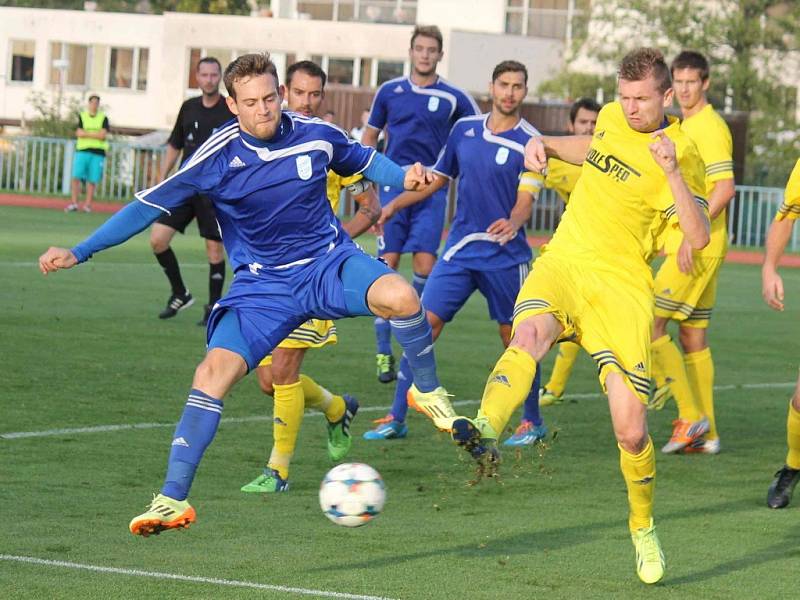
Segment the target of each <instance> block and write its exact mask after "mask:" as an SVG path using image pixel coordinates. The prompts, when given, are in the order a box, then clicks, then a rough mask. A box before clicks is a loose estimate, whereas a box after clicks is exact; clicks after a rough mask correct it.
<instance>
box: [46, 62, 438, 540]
mask: <svg viewBox="0 0 800 600" xmlns="http://www.w3.org/2000/svg"><path fill="white" fill-rule="evenodd" d="M224 81H225V87H226V88H227V90H228V94H229V96H228V100H227V101H228V106H229V107H230V109H231V111H232V112H233V113H234V114H235V115H236V117H237V120H236V121H231V122H230V123H229V124H228V125H225V126H223V127H222V128H221V129H220V130H219V131H218V132H217V133H215V134H214V135H212V136H211V137H210V138H209V139H208V140H207V141H206V143H205V144H203V145H202V146H201V147H200V148H199V149H198V150H197V152H195V153H194V155H193V156H192V158H191V159H190V160H189V161H187V162H186V164H185V165H183V166H182V167H181V168H180V169H179V170H178V171H177V172H176V173H175V174H174V175H172V176H171V177H169V178H168V179H166V180H164V181H163V182H162V183H160V184H159V185H157V186H155V187H152V188H150V189H147V190H144V191H142V192H138V193H137V194H136V199H137V201H134V202H132V203H130V204H128V205H127V206H126V207H125V208H123V209H122V210H121V211H119V212H118V213H117V214H116V215H114V216H113V217H112V218H111V219H109V220H108V221H106V223H105V224H103V225H102V226H101V227H100V228H99V229H98V230H97V231H95V232H94V233H93V234H92V235H91V236H90V237H89V238H88V239H86V240H84V241H83V242H81V243H80V244H78V245H77V246H75V247H73V248H72V249H71V250H68V249H66V248H50V249H48V250H47V252H45V253H44V254H43V255H42V256H41V257H40V258H39V268H40V270H41V271H42V272H43V273H44V274H47V273H49V272H53V271H57V270H59V269H64V268H70V267H73V266H75V265H76V264H78V263H81V262H84V261H86V260H88V259H89V258H90V257H91V256H92V254H93V253H95V252H98V251H100V250H103V249H105V248H108V247H110V246H113V245H116V244H120V243H122V242H124V241H125V240H127V239H129V238H130V237H132V236H133V235H135V234H136V233H138V232H139V231H142V230H143V229H144V228H145V227H147V226H148V225H149V224H150V223H152V222H153V221H155V220H156V219H157V218H158V217H159V215H161V214H162V213H169V212H170V211H171V210H173V209H175V208H178V207H180V206H181V205H182V203H184V202H187V201H188V200H189V199H190V198H191V197H192V196H194V195H195V194H197V193H203V194H207V195H208V196H209V197H210V198H211V199H212V202H213V204H214V208H215V210H216V213H217V219H218V221H219V224H220V229H221V231H222V238H223V243H224V245H225V250H226V251H227V254H228V256H229V258H230V261H231V265H232V267H233V271H234V274H235V275H234V281H233V283H232V285H231V287H230V290H229V291H228V294H227V295H226V296H225V297H224V298H222V299H221V300H220V301H219V302H218V303H217V304H216V305H215V306H214V308H213V310H212V312H211V315H210V316H209V321H208V334H207V337H208V352H207V354H206V356H205V358H204V359H203V361H202V362H201V363H200V364H199V365H198V367H197V369H196V370H195V374H194V380H193V383H192V389H191V391H190V392H189V397H188V400H187V402H186V406H185V407H184V411H183V415H182V417H181V419H180V421H179V423H178V425H177V427H176V429H175V434H174V436H173V440H172V447H171V450H170V454H169V461H168V466H167V474H166V478H165V481H164V485H163V487H162V488H161V493H160V494H158V495H157V496H156V497H155V498H154V499H153V501H152V503H151V504H150V507H149V509H148V510H147V511H146V512H145V513H143V514H141V515H139V516H138V517H135V518H134V519H133V520H132V521H131V523H130V525H129V529H130V531H131V533H133V534H135V535H149V534H151V533H159V532H161V531H163V530H165V529H173V528H178V527H188V526H189V524H190V523H193V522H194V521H195V519H196V516H195V510H194V508H192V507H191V506H190V505H189V503H188V502H187V501H186V498H187V496H188V494H189V489H190V487H191V485H192V481H193V479H194V476H195V472H196V470H197V467H198V464H199V463H200V460H201V458H202V456H203V453H204V451H205V449H206V448H207V447H208V445H209V444H210V443H211V441H212V439H213V438H214V435H215V434H216V430H217V427H218V425H219V421H220V418H221V414H222V408H223V402H222V399H223V397H224V396H225V394H226V393H227V392H228V391H229V390H230V389H231V387H232V386H233V384H234V383H236V382H237V381H238V380H239V379H241V378H242V377H244V376H245V375H246V374H247V372H248V371H250V370H252V369H254V368H255V367H256V366H257V365H258V363H259V361H260V360H261V359H262V358H263V357H264V356H266V355H267V354H269V352H270V351H271V350H272V349H273V348H274V347H275V346H276V345H277V344H278V343H279V342H280V341H281V340H283V339H284V338H285V337H286V336H287V335H288V334H289V333H290V332H291V331H293V330H294V329H296V328H297V327H298V326H299V325H301V324H302V323H304V322H305V321H306V320H308V319H309V318H312V317H314V318H321V319H338V318H342V317H351V316H357V315H380V316H381V317H383V318H385V319H389V320H390V323H391V324H392V328H393V329H395V335H396V337H397V339H398V341H399V342H400V343H401V344H402V346H403V348H404V350H405V353H406V355H407V356H408V357H409V360H410V361H411V368H412V370H413V373H414V387H413V388H412V394H414V398H415V401H416V402H417V403H419V404H420V405H421V406H423V407H426V408H427V409H428V410H429V412H430V413H431V414H437V415H438V417H437V418H436V419H434V424H435V425H436V426H437V427H439V428H441V429H447V428H449V426H450V422H451V420H452V417H453V416H454V412H453V409H452V407H451V405H450V401H449V400H448V398H447V392H446V391H445V389H444V388H443V387H442V386H441V385H440V384H439V380H438V378H437V375H436V363H435V360H434V358H433V352H432V351H431V349H432V344H433V341H432V338H431V329H430V325H429V324H428V322H427V320H426V319H425V313H424V312H423V309H422V306H421V304H420V301H419V297H418V296H417V294H416V292H415V291H414V289H413V288H412V287H411V285H410V284H409V283H408V282H407V281H406V280H405V279H403V277H401V276H400V275H398V274H397V273H394V272H393V271H392V270H391V269H389V268H388V267H387V266H386V265H384V264H383V263H381V262H380V261H378V260H376V259H374V258H372V257H370V256H368V255H367V254H365V253H364V252H363V251H362V250H361V249H360V248H359V247H358V246H356V245H355V244H354V243H353V241H352V240H351V239H350V238H349V237H348V236H347V235H345V234H343V233H342V231H341V223H339V220H338V219H337V218H336V216H335V215H334V214H333V212H332V211H331V208H330V204H329V203H328V199H327V197H326V195H325V188H326V171H327V170H328V168H332V169H334V170H335V171H336V172H337V173H339V174H342V175H353V174H355V173H357V172H361V173H363V175H364V177H366V178H368V179H371V180H372V181H375V182H377V183H379V184H385V183H388V184H391V185H392V186H404V187H406V188H408V189H410V190H413V189H419V188H422V187H424V186H425V185H426V184H428V183H430V181H431V179H432V176H431V175H430V174H428V173H426V172H425V170H424V169H423V168H422V166H421V165H420V164H419V163H417V164H415V165H414V166H412V168H410V169H409V170H407V171H405V172H404V171H403V170H402V169H401V168H400V167H399V166H397V165H396V164H395V163H393V162H392V161H390V160H389V159H387V158H385V157H383V156H381V155H379V154H377V153H376V152H375V151H374V150H373V149H371V148H365V147H364V146H362V145H361V144H359V143H357V142H355V141H352V140H349V139H348V137H347V135H346V134H345V133H344V132H343V131H342V130H341V129H339V128H338V127H336V126H333V125H330V124H327V123H324V122H322V121H320V120H318V119H307V118H305V117H300V116H298V115H294V114H292V113H286V114H282V112H281V101H282V96H281V92H280V91H279V86H278V76H277V73H276V70H275V65H274V64H273V63H272V61H271V60H270V59H269V56H268V55H264V54H245V55H243V56H240V57H239V58H237V59H236V60H235V61H233V62H232V63H231V64H230V65H228V67H227V68H226V69H225V76H224Z"/></svg>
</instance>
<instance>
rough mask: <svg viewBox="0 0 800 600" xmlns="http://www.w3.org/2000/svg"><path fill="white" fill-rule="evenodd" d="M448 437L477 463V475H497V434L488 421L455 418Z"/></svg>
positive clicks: (498, 454)
mask: <svg viewBox="0 0 800 600" xmlns="http://www.w3.org/2000/svg"><path fill="white" fill-rule="evenodd" d="M450 435H451V436H452V438H453V441H454V442H455V443H456V444H458V445H459V446H460V447H462V448H463V449H464V450H466V451H467V452H469V455H470V456H471V457H472V458H474V459H475V461H476V462H477V463H478V471H479V474H480V475H482V476H486V477H492V476H494V475H495V474H496V473H497V467H498V466H499V464H500V452H499V451H498V450H497V433H496V432H495V431H494V429H492V426H491V425H490V424H489V421H488V419H486V418H485V417H477V418H475V419H468V418H467V417H456V418H455V419H454V420H453V423H452V429H451V431H450Z"/></svg>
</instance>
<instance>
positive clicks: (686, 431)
mask: <svg viewBox="0 0 800 600" xmlns="http://www.w3.org/2000/svg"><path fill="white" fill-rule="evenodd" d="M708 427H709V424H708V418H706V417H702V418H700V419H698V420H697V421H687V420H685V419H675V420H674V421H673V422H672V437H671V438H669V441H668V442H667V443H666V444H664V447H663V448H661V452H663V453H664V454H674V453H676V452H678V451H680V450H683V449H684V448H686V446H688V445H689V444H691V443H692V442H693V441H695V440H696V439H699V438H701V437H703V436H704V435H705V434H706V433H708Z"/></svg>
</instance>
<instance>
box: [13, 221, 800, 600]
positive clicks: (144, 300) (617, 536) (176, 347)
mask: <svg viewBox="0 0 800 600" xmlns="http://www.w3.org/2000/svg"><path fill="white" fill-rule="evenodd" d="M104 218H105V217H104V216H102V215H82V214H80V215H78V214H70V215H65V214H63V213H60V212H56V211H45V210H36V209H25V208H0V219H2V223H3V225H2V232H3V233H2V239H0V277H1V278H2V281H3V282H4V284H3V285H2V287H0V302H1V303H2V308H3V311H2V316H0V319H1V320H2V321H1V323H0V325H1V326H0V356H2V367H0V373H2V390H3V393H2V402H1V403H0V407H1V408H0V411H1V413H0V436H1V437H0V506H2V513H1V514H2V523H3V525H2V529H3V532H2V534H0V596H2V597H3V598H36V599H40V598H48V599H49V598H104V599H109V598H137V599H139V600H144V599H147V598H158V599H164V598H170V599H172V598H256V597H258V598H293V597H297V598H299V597H303V596H302V594H305V595H306V597H315V598H316V597H325V595H328V596H333V597H367V596H368V597H386V598H409V599H410V598H420V599H429V598H431V599H432V598H467V599H474V598H486V599H491V598H499V599H504V598H535V597H547V598H638V597H645V596H646V597H647V598H667V597H670V598H672V597H682V598H687V597H695V598H706V599H710V598H725V599H729V598H786V597H790V596H791V595H793V594H794V593H796V589H797V578H796V567H797V564H798V560H800V549H798V545H797V539H798V538H799V537H800V519H798V515H800V498H798V499H796V503H795V506H791V507H789V508H788V509H786V510H782V511H770V510H768V509H767V508H766V506H765V496H766V491H767V486H768V485H769V482H770V480H771V478H772V474H773V472H774V471H775V470H776V469H777V468H778V467H779V466H780V465H781V464H782V460H783V458H784V455H785V419H786V404H787V400H788V397H789V394H790V388H791V386H790V385H789V383H790V382H792V381H793V380H794V379H795V378H796V375H797V366H798V353H797V340H798V338H797V334H798V329H797V323H798V318H799V317H800V310H799V309H798V306H799V305H800V272H798V271H791V270H786V271H784V279H785V283H786V288H787V295H788V297H789V306H790V309H789V310H787V311H786V313H784V314H777V313H773V312H771V311H769V310H768V309H767V308H766V307H765V306H764V305H763V303H762V301H761V298H760V278H759V271H758V268H757V267H746V266H736V265H727V266H726V267H725V268H724V270H723V273H722V278H721V284H720V294H719V302H718V306H717V310H716V312H715V315H714V319H713V328H712V330H711V340H712V348H713V351H714V355H715V358H716V374H717V385H718V386H721V388H720V389H719V391H718V392H717V395H716V404H717V413H718V422H719V428H720V431H721V435H722V443H723V453H722V454H720V455H719V456H690V457H675V456H662V455H659V457H658V484H657V492H656V522H657V524H658V528H659V534H660V537H661V540H662V544H663V546H664V550H665V553H666V556H667V574H666V576H665V578H664V580H663V582H662V583H660V584H659V585H657V586H654V587H652V588H646V586H644V585H643V584H641V583H640V582H639V580H638V578H637V577H636V574H635V571H634V563H633V548H632V546H631V543H630V540H629V538H628V532H627V525H626V516H627V505H626V500H625V486H624V483H623V480H622V477H621V475H620V473H619V469H618V460H619V459H618V452H617V448H616V445H615V443H614V439H613V435H612V432H611V426H610V421H609V418H608V410H607V407H606V403H605V401H604V400H603V399H602V398H601V397H600V395H599V393H598V392H599V386H598V383H597V379H596V370H595V367H594V366H593V364H592V363H591V361H590V360H589V359H588V357H586V356H585V355H582V356H581V357H580V360H579V363H578V365H577V367H576V369H575V372H574V374H573V378H572V381H571V382H570V386H569V389H568V394H572V396H571V401H568V402H565V403H564V404H563V405H560V406H557V407H552V408H548V409H544V414H545V419H546V422H547V424H548V425H549V427H550V429H551V430H552V431H555V432H557V435H556V436H555V439H552V440H550V441H548V443H547V445H546V446H544V447H540V448H538V449H526V450H525V451H522V452H516V453H515V452H507V453H506V454H505V461H504V464H503V469H502V478H501V480H500V482H499V483H498V482H494V481H491V482H482V483H480V484H478V485H474V486H473V485H469V482H470V480H471V479H472V476H473V472H472V466H471V464H470V463H469V462H468V461H466V460H464V458H463V457H462V456H461V455H460V453H459V452H458V451H457V449H456V448H455V447H454V446H453V445H452V443H451V442H450V441H449V440H448V438H447V437H446V436H445V435H443V434H439V433H436V432H434V431H433V428H432V427H431V425H430V424H429V423H428V422H427V421H426V420H424V419H423V418H421V417H420V416H418V415H411V417H410V429H411V431H410V434H409V437H408V438H407V439H406V440H405V441H395V442H389V443H384V444H380V443H367V442H366V441H364V440H362V439H361V438H360V435H361V433H362V432H363V431H365V430H366V429H367V428H368V427H369V426H370V422H369V421H370V419H371V418H377V417H380V416H383V414H384V412H385V409H386V407H388V406H389V404H390V403H391V398H392V389H391V386H382V385H381V384H379V383H378V382H377V381H376V379H375V376H374V371H373V360H374V358H373V352H374V344H373V338H372V325H371V321H370V320H369V319H356V320H348V321H344V322H340V323H339V330H340V343H339V345H338V346H336V347H333V348H328V349H325V350H323V351H319V352H312V353H310V355H309V360H308V361H307V364H306V369H305V370H306V372H307V373H309V374H311V375H312V376H314V377H315V378H316V379H317V380H318V381H319V382H320V383H322V384H323V385H326V386H327V387H329V388H331V389H333V390H338V391H349V392H351V393H353V394H355V395H356V396H357V397H358V398H359V399H360V400H361V403H362V412H361V413H360V414H359V418H357V419H356V421H355V424H354V428H353V429H354V432H355V434H356V436H357V439H356V441H355V443H354V447H353V450H352V452H351V455H350V457H349V459H352V460H353V461H362V462H366V463H368V464H370V465H372V466H374V467H375V468H377V469H378V470H379V471H380V472H381V474H382V475H383V477H384V479H385V481H386V485H387V489H388V499H387V503H386V507H385V509H384V512H383V514H382V515H381V516H380V517H378V518H377V519H376V520H375V521H374V522H373V523H371V524H369V525H368V526H366V527H363V528H358V529H352V530H350V529H346V528H341V527H336V526H335V525H333V524H332V523H330V522H329V521H328V520H327V519H326V518H325V517H324V516H323V514H322V513H321V511H320V510H319V507H318V502H317V490H318V486H319V482H320V480H321V479H322V477H323V475H324V473H325V472H326V470H327V469H328V468H330V465H329V463H328V461H327V457H326V453H325V435H324V422H323V419H322V418H321V417H319V416H317V415H314V414H308V415H307V417H306V422H305V424H304V427H303V430H302V431H301V435H300V440H299V444H298V449H297V453H296V455H295V460H294V464H293V471H292V491H291V492H289V493H287V494H281V495H278V496H276V497H266V498H264V497H253V496H251V495H245V494H242V493H241V492H239V487H240V486H241V485H242V484H244V483H246V482H248V481H250V480H251V479H252V478H253V477H254V476H255V475H257V474H258V472H259V469H260V467H261V465H262V462H263V461H264V460H265V458H266V453H267V451H268V448H269V447H270V446H271V424H270V421H269V418H268V415H269V414H270V413H271V405H270V402H269V400H268V398H266V397H265V396H263V395H262V394H261V393H260V391H259V390H258V387H257V384H256V382H255V380H254V378H252V377H248V378H247V379H245V380H244V381H243V382H241V383H240V384H239V385H238V386H237V387H236V388H235V389H234V391H233V392H232V393H231V394H230V395H229V397H228V398H226V401H225V406H226V408H225V413H224V416H223V419H224V420H223V423H222V425H221V427H220V430H219V433H218V435H217V439H216V440H215V442H214V444H213V445H212V446H211V447H210V449H209V451H208V452H207V453H206V457H205V460H204V461H203V464H202V466H201V467H200V469H199V472H198V476H197V479H196V480H195V485H194V488H193V489H192V496H191V500H192V503H193V505H194V506H195V508H196V509H197V512H198V521H197V523H196V524H195V525H194V526H192V528H191V529H190V530H188V531H179V532H167V533H165V534H163V535H161V536H158V537H150V538H147V539H143V538H134V537H133V536H131V535H130V534H129V533H128V531H127V524H128V521H129V520H130V519H131V517H133V516H134V515H136V514H139V513H140V512H142V510H143V509H144V508H145V505H146V504H147V503H148V502H149V500H150V498H151V493H152V492H154V491H156V490H157V489H158V488H159V487H160V484H161V481H162V477H163V474H164V470H165V465H166V457H167V453H168V450H169V444H170V440H171V434H172V428H173V426H174V423H175V422H176V421H177V419H178V417H179V415H180V413H181V410H182V407H183V404H184V402H185V398H186V393H187V391H188V389H189V384H190V381H191V377H192V373H193V369H194V366H195V365H196V363H197V362H198V361H199V360H200V359H201V357H202V356H203V352H204V330H203V328H200V327H197V326H196V325H195V322H196V321H197V319H198V318H199V317H200V315H201V305H202V303H203V302H204V301H205V296H206V289H205V286H206V277H207V266H206V265H205V260H204V254H203V251H202V243H201V241H200V239H199V238H198V237H197V235H196V231H195V230H193V231H192V232H191V233H190V234H189V235H187V236H185V237H180V238H179V239H178V240H177V241H176V243H175V248H176V252H177V253H178V256H179V258H180V259H181V260H182V262H183V264H184V274H185V278H186V280H187V283H188V285H189V288H190V289H191V290H192V292H193V293H195V295H196V297H197V299H198V302H197V303H196V306H195V307H193V308H191V309H190V310H188V311H186V312H184V313H181V314H180V315H179V316H178V317H177V318H175V319H172V320H169V321H160V320H159V319H157V318H156V315H157V313H158V312H159V311H160V310H161V308H163V304H164V301H165V300H166V297H167V295H168V289H167V285H166V281H165V279H164V276H163V274H162V273H161V270H160V268H159V267H158V266H157V265H156V263H155V261H154V260H153V257H152V255H151V253H150V250H149V247H148V244H147V238H146V235H139V236H138V237H136V238H135V239H134V240H132V241H131V242H129V243H128V244H127V245H125V246H123V247H120V248H116V249H112V250H109V251H107V252H105V253H103V254H101V255H100V256H98V257H96V258H95V259H93V260H92V261H90V263H88V264H86V265H82V266H80V267H78V268H76V269H74V270H73V271H71V272H63V273H57V274H54V275H50V276H48V277H46V278H45V277H42V276H41V275H40V274H39V273H38V270H37V269H36V266H35V261H36V259H37V257H38V256H39V254H40V253H41V252H42V251H43V250H44V249H45V248H46V247H47V246H48V245H50V244H57V245H71V244H73V243H75V242H77V241H79V240H80V239H82V238H83V237H84V236H85V235H86V234H87V233H88V232H89V231H90V230H91V229H92V228H93V227H95V226H96V225H97V224H99V223H100V222H101V221H102V220H103V219H104ZM500 350H501V346H500V342H499V339H498V336H497V334H496V327H495V325H494V324H493V323H491V322H489V321H488V317H487V315H486V307H485V303H484V301H483V300H482V299H481V298H480V297H474V298H473V299H472V300H471V301H470V302H469V304H468V305H467V306H466V307H465V309H464V310H463V311H462V313H461V314H460V315H459V316H458V317H457V319H456V320H455V321H454V322H453V323H452V324H451V325H449V326H448V328H447V329H446V330H445V333H444V335H443V337H442V338H441V340H440V341H439V343H438V344H437V346H436V352H437V358H438V361H439V368H440V375H441V378H442V381H443V382H444V384H445V385H446V386H447V387H448V389H449V391H451V392H452V393H453V394H455V400H457V401H462V402H465V403H467V404H465V405H464V407H463V408H464V410H465V411H467V412H469V413H474V411H475V410H476V408H477V399H478V398H479V397H480V395H481V391H482V389H483V383H484V381H485V378H486V376H487V374H488V373H489V371H490V369H491V368H492V366H493V364H494V362H495V360H496V358H497V357H498V355H499V353H500ZM550 364H551V361H550V360H548V361H546V362H545V366H544V368H545V374H547V373H549V369H550ZM674 415H675V411H674V406H673V405H669V406H668V407H667V408H666V409H665V410H664V411H662V412H659V413H654V414H651V415H650V426H651V430H652V435H653V438H654V441H655V443H656V445H657V446H660V445H662V444H663V443H664V441H665V440H666V438H667V437H668V436H669V433H670V431H671V423H670V421H671V419H672V418H674ZM135 424H153V425H152V426H148V427H139V428H130V427H129V428H121V429H114V430H102V431H89V432H72V433H53V432H51V433H48V434H46V435H41V436H37V437H9V436H8V435H2V434H9V433H13V432H47V431H48V430H54V429H62V428H85V427H96V426H108V425H129V426H130V425H135ZM18 557H28V558H31V559H40V560H42V561H52V562H38V563H37V562H20V559H19V558H18ZM58 561H61V564H59V563H58ZM64 563H69V565H67V564H64ZM75 565H80V566H82V567H84V568H77V567H76V566H75ZM88 567H102V568H114V569H119V571H98V570H88ZM141 572H149V573H150V574H143V573H141ZM156 574H160V575H156ZM176 575H179V576H188V577H205V578H210V579H213V581H211V580H208V581H203V582H200V581H192V580H181V579H176V578H175V577H174V576H176ZM237 582H238V584H237ZM247 585H250V586H251V587H246V586H247ZM258 586H261V587H260V588H259V587H258ZM269 586H275V587H269ZM280 586H283V587H280ZM286 588H294V591H292V590H290V589H286ZM347 594H351V595H352V596H347Z"/></svg>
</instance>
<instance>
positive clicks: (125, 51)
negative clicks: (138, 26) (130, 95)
mask: <svg viewBox="0 0 800 600" xmlns="http://www.w3.org/2000/svg"><path fill="white" fill-rule="evenodd" d="M149 60H150V52H149V51H148V49H147V48H111V55H110V58H109V65H108V87H110V88H127V89H134V90H146V89H147V64H148V62H149ZM134 74H135V77H134Z"/></svg>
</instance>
